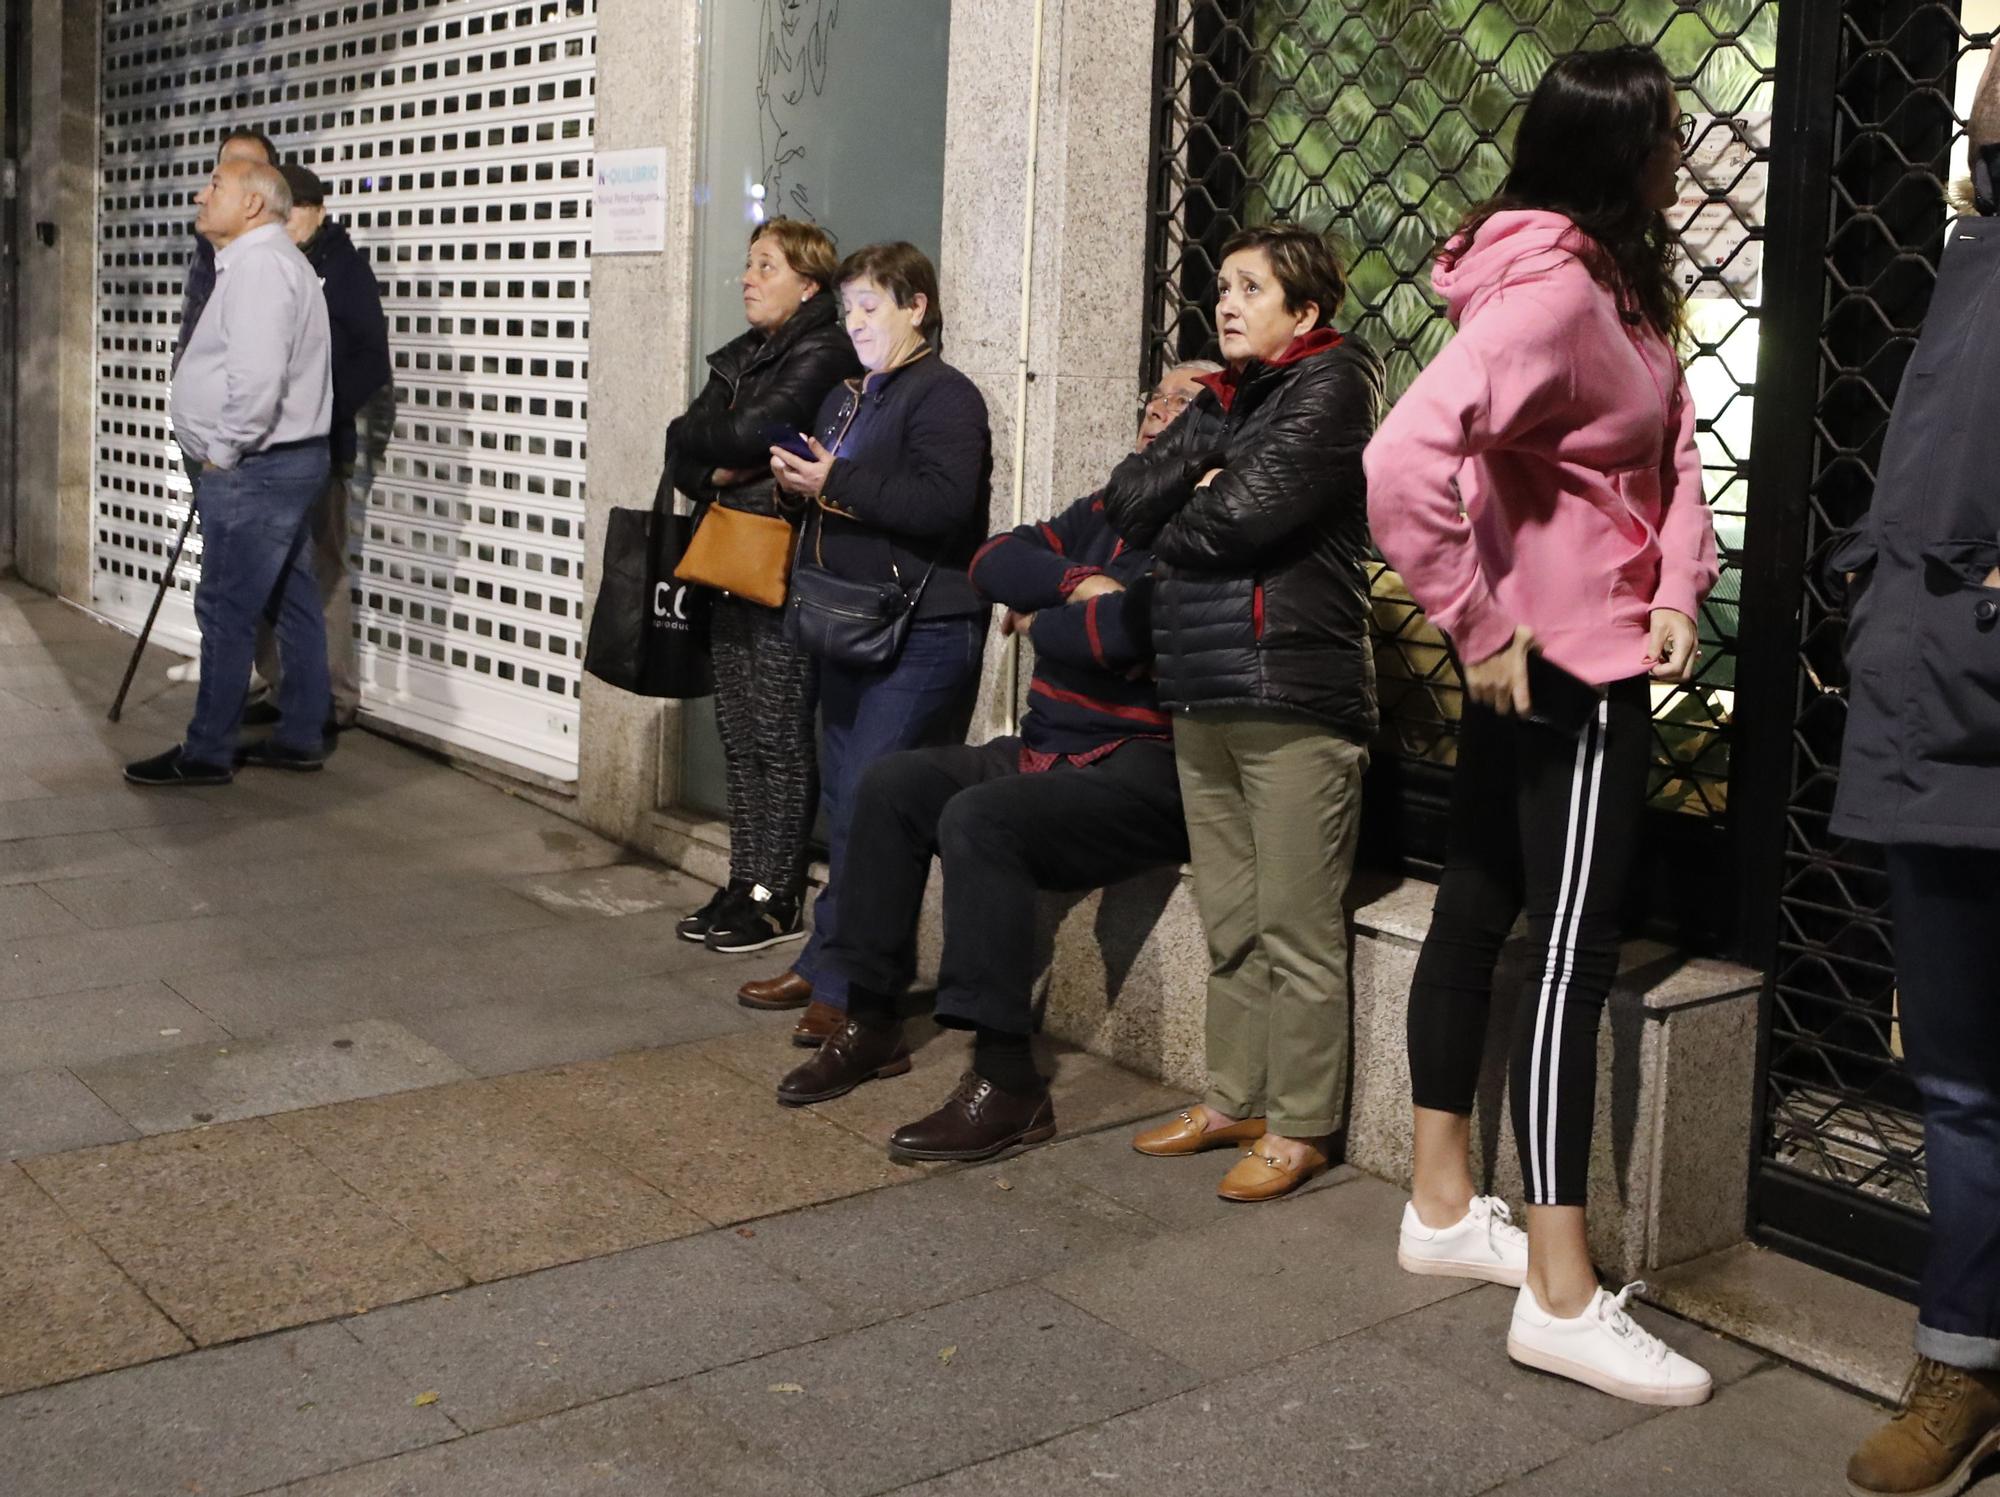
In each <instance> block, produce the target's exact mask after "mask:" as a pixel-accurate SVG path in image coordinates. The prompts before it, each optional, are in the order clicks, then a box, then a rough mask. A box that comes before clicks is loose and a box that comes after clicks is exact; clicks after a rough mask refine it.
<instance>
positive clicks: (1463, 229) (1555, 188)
mask: <svg viewBox="0 0 2000 1497" xmlns="http://www.w3.org/2000/svg"><path fill="white" fill-rule="evenodd" d="M1679 108H1680V104H1679V98H1678V96H1677V95H1676V93H1675V91H1674V82H1673V78H1672V76H1671V75H1670V74H1669V73H1668V72H1667V65H1666V64H1665V63H1664V62H1662V61H1661V60H1660V54H1659V53H1657V52H1655V51H1654V50H1653V49H1652V48H1651V47H1638V46H1622V47H1608V48H1605V49H1603V50H1601V51H1595V52H1572V53H1570V54H1569V55H1568V56H1567V57H1562V58H1558V59H1557V60H1556V62H1555V64H1554V65H1553V66H1551V67H1550V68H1549V70H1548V72H1546V73H1544V74H1543V75H1542V81H1541V82H1540V83H1538V84H1536V85H1535V92H1534V95H1533V96H1532V97H1531V98H1530V99H1529V100H1528V108H1527V112H1526V113H1525V114H1523V115H1522V116H1521V128H1520V131H1519V133H1518V134H1517V135H1516V136H1515V137H1514V165H1513V168H1512V170H1510V171H1509V172H1508V173H1507V180H1506V182H1505V183H1504V184H1502V186H1501V188H1500V191H1499V193H1498V194H1497V195H1495V196H1494V197H1492V198H1489V199H1488V200H1487V201H1486V202H1484V203H1482V204H1480V205H1479V206H1478V207H1477V208H1475V209H1473V210H1472V212H1471V213H1470V214H1468V215H1467V216H1466V219H1465V222H1464V223H1462V224H1460V225H1459V227H1458V231H1457V232H1456V233H1454V234H1453V235H1452V236H1451V237H1450V239H1449V240H1447V241H1446V243H1445V247H1444V249H1443V251H1442V253H1441V258H1442V259H1443V260H1444V263H1445V264H1447V265H1451V264H1454V263H1456V262H1457V260H1458V259H1459V257H1460V256H1462V255H1464V254H1465V252H1466V251H1467V250H1468V249H1470V248H1471V247H1472V241H1473V237H1474V236H1475V235H1476V234H1477V233H1478V232H1479V230H1480V227H1481V226H1482V225H1483V224H1485V222H1486V220H1487V219H1489V218H1491V217H1492V216H1493V215H1494V214H1496V213H1505V212H1508V211H1510V210H1515V209H1524V208H1539V209H1545V210H1547V211H1549V212H1552V213H1560V214H1562V215H1564V216H1565V217H1566V218H1568V219H1569V220H1570V222H1572V223H1574V224H1575V225H1576V226H1577V228H1578V229H1580V230H1581V231H1582V233H1583V242H1582V243H1581V244H1580V245H1579V246H1578V253H1579V256H1580V258H1581V259H1582V260H1583V263H1584V265H1585V267H1586V268H1587V269H1588V270H1589V271H1590V274H1591V276H1592V278H1593V279H1594V280H1596V281H1597V283H1598V284H1599V285H1601V286H1603V287H1604V288H1605V289H1606V290H1607V291H1609V292H1610V293H1611V294H1612V295H1613V296H1615V297H1616V298H1617V299H1618V305H1619V308H1620V310H1621V311H1623V312H1624V313H1625V314H1626V315H1627V316H1628V317H1631V318H1633V319H1634V320H1637V321H1643V322H1644V323H1645V324H1646V325H1647V326H1648V327H1650V328H1652V330H1653V331H1654V332H1656V333H1658V334H1659V335H1660V336H1661V337H1662V338H1665V339H1666V340H1667V341H1668V342H1669V343H1678V342H1679V341H1680V339H1681V336H1682V333H1683V330H1684V328H1685V325H1686V304H1685V301H1684V299H1683V297H1682V295H1681V289H1680V285H1679V283H1678V282H1677V281H1676V279H1675V276H1674V247H1673V235H1672V233H1671V231H1670V230H1669V229H1668V227H1667V217H1666V215H1665V214H1664V213H1660V212H1656V211H1655V210H1653V209H1652V208H1649V207H1647V206H1646V203H1645V202H1644V200H1643V198H1642V197H1641V194H1640V181H1641V178H1642V177H1643V175H1644V173H1645V170H1646V163H1647V160H1648V159H1649V158H1650V157H1651V156H1652V154H1653V152H1654V151H1655V150H1657V149H1658V148H1659V144H1660V137H1661V134H1662V133H1663V132H1668V131H1671V130H1672V129H1673V128H1674V121H1675V120H1676V119H1677V117H1678V114H1679Z"/></svg>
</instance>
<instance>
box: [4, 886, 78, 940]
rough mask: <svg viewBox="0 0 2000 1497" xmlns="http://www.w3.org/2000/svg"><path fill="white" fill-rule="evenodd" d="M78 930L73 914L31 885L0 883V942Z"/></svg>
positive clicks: (76, 920)
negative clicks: (2, 884) (0, 884)
mask: <svg viewBox="0 0 2000 1497" xmlns="http://www.w3.org/2000/svg"><path fill="white" fill-rule="evenodd" d="M80 929H82V922H81V921H79V920H78V919H77V918H76V916H74V915H72V914H71V913H70V912H69V911H68V910H66V909H64V908H63V907H62V906H61V905H60V904H58V903H56V901H55V900H53V899H51V898H49V896H48V895H47V894H45V893H43V892H42V891H41V890H40V889H38V888H36V887H35V886H34V885H33V884H8V885H4V886H0V942H7V941H12V940H14V939H16V938H17V937H20V936H41V935H48V934H50V933H52V932H55V931H76V930H80Z"/></svg>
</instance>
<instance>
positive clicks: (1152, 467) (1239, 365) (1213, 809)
mask: <svg viewBox="0 0 2000 1497" xmlns="http://www.w3.org/2000/svg"><path fill="white" fill-rule="evenodd" d="M1345 295H1346V278H1345V275H1344V273H1343V271H1342V269H1341V266H1340V262H1339V260H1338V259H1337V257H1336V256H1335V255H1334V253H1333V251H1332V249H1331V248H1330V247H1329V246H1328V244H1327V243H1326V241H1325V239H1324V238H1323V237H1322V236H1321V235H1319V234H1315V233H1312V232H1310V231H1308V230H1305V229H1301V228H1297V227H1293V226H1288V225H1276V226H1271V227H1266V228H1259V229H1250V230H1246V231H1245V232H1243V233H1241V234H1238V235H1236V236H1235V237H1234V238H1232V239H1231V240H1230V241H1229V242H1228V243H1227V244H1226V245H1224V247H1223V262H1222V274H1221V294H1220V298H1219V300H1218V302H1217V306H1216V323H1217V331H1218V333H1219V334H1220V336H1221V342H1222V354H1223V358H1224V359H1225V360H1226V361H1227V362H1228V366H1229V367H1228V368H1227V369H1226V370H1224V372H1223V373H1221V374H1217V375H1211V376H1209V377H1208V378H1207V379H1205V380H1203V381H1202V383H1203V384H1205V385H1206V386H1207V387H1208V388H1207V391H1206V392H1205V393H1204V394H1203V395H1201V396H1200V397H1199V398H1198V399H1197V400H1196V401H1195V403H1194V404H1193V405H1192V406H1190V407H1189V408H1188V410H1187V411H1186V412H1185V413H1184V414H1183V415H1182V416H1181V418H1180V419H1179V420H1178V421H1177V422H1175V424H1174V425H1173V427H1172V428H1171V429H1169V430H1168V431H1167V432H1166V434H1165V435H1163V436H1162V437H1161V438H1160V439H1159V440H1158V441H1156V442H1155V443H1153V445H1152V446H1151V447H1150V448H1148V449H1147V450H1146V451H1144V452H1141V453H1134V454H1133V455H1132V456H1130V457H1128V458H1126V459H1125V460H1124V461H1123V462H1122V463H1120V464H1119V465H1118V467H1117V469H1116V470H1115V471H1114V472H1113V473H1112V475H1111V482H1110V483H1109V485H1107V486H1106V488H1105V490H1104V507H1105V511H1106V513H1107V514H1108V515H1109V516H1110V518H1111V521H1112V524H1113V525H1115V526H1116V527H1117V528H1118V529H1119V530H1120V531H1121V532H1122V533H1123V534H1124V536H1125V537H1126V539H1127V540H1129V541H1130V542H1131V543H1132V544H1133V545H1135V546H1145V547H1149V548H1150V549H1151V550H1152V551H1153V553H1154V555H1155V556H1156V557H1158V559H1159V570H1158V574H1157V575H1158V580H1157V582H1156V584H1155V588H1154V594H1153V642H1154V648H1155V649H1156V651H1157V652H1158V666H1157V669H1158V671H1159V683H1160V700H1161V703H1162V705H1164V706H1166V707H1168V708H1169V709H1171V710H1172V711H1173V712H1174V714H1175V717H1174V747H1175V754H1176V758H1177V759H1178V761H1179V766H1180V775H1181V791H1182V796H1183V800H1184V802H1185V805H1186V808H1187V818H1188V840H1189V845H1190V846H1191V847H1192V849H1193V854H1194V858H1193V862H1194V886H1195V900H1196V903H1197V904H1198V905H1199V906H1200V908H1201V917H1202V925H1203V926H1204V928H1205V929H1206V931H1207V935H1208V948H1209V980H1208V1067H1209V1091H1208V1095H1207V1096H1206V1097H1205V1098H1204V1099H1203V1102H1202V1104H1201V1105H1200V1106H1197V1107H1191V1108H1189V1109H1188V1110H1187V1111H1186V1112H1185V1113H1183V1114H1182V1115H1181V1116H1180V1118H1179V1119H1178V1120H1176V1121H1175V1122H1173V1123H1170V1124H1168V1125H1166V1126H1165V1127H1163V1128H1158V1129H1154V1130H1151V1131H1150V1132H1148V1133H1144V1134H1141V1135H1140V1136H1139V1138H1138V1139H1136V1140H1135V1145H1136V1146H1137V1147H1138V1148H1139V1149H1140V1151H1141V1152H1144V1153H1153V1154H1184V1153H1193V1152H1196V1151H1197V1150H1200V1149H1203V1148H1208V1147H1214V1146H1217V1145H1223V1144H1234V1143H1250V1144H1254V1145H1255V1147H1254V1148H1253V1149H1252V1150H1251V1152H1250V1153H1249V1154H1248V1155H1247V1156H1245V1157H1244V1159H1243V1160H1242V1161H1241V1162H1240V1163H1239V1164H1238V1165H1237V1166H1236V1167H1235V1168H1234V1169H1232V1170H1231V1171H1230V1172H1229V1174H1228V1175H1227V1176H1225V1177H1224V1179H1223V1182H1222V1186H1221V1193H1222V1195H1223V1196H1224V1197H1226V1198H1227V1199H1230V1200H1268V1199H1271V1198H1273V1197H1276V1196H1280V1195H1284V1194H1286V1193H1287V1192H1289V1191H1291V1190H1292V1189H1294V1188H1296V1187H1297V1186H1299V1185H1301V1184H1303V1183H1304V1182H1305V1181H1306V1180H1308V1179H1310V1178H1311V1177H1312V1176H1313V1175H1315V1174H1317V1173H1318V1172H1319V1171H1320V1170H1322V1169H1324V1168H1325V1167H1326V1164H1327V1156H1326V1152H1325V1150H1324V1148H1323V1144H1324V1141H1325V1139H1326V1137H1327V1136H1328V1135H1329V1134H1331V1133H1333V1132H1334V1131H1335V1130H1336V1129H1338V1127H1339V1126H1340V1122H1341V1117H1342V1114H1343V1112H1344V1110H1345V1107H1344V1104H1345V1091H1346V1084H1347V1032H1348V974H1347V935H1346V926H1345V923H1344V916H1343V914H1342V910H1341V898H1342V895H1343V894H1344V892H1345V890H1346V886H1347V879H1348V874H1349V872H1350V871H1351V869H1352V867H1353V863H1354V846H1355V837H1356V833H1357V830H1358V826H1359V817H1360V807H1361V774H1362V771H1363V769H1364V768H1366V766H1367V761H1368V750H1367V744H1368V741H1369V739H1370V738H1372V737H1373V736H1374V732H1375V727H1376V722H1377V715H1376V708H1375V666H1374V659H1373V656H1372V654H1371V652H1370V646H1369V640H1368V578H1367V573H1366V570H1365V562H1366V557H1367V547H1368V520H1367V514H1368V505H1367V481H1366V479H1365V478H1364V477H1363V474H1362V470H1361V453H1362V449H1363V448H1365V447H1366V446H1367V444H1368V439H1369V437H1370V436H1372V435H1373V434H1374V431H1375V424H1376V422H1377V420H1378V419H1379V418H1380V415H1381V410H1382V399H1383V397H1382V366H1381V364H1380V362H1379V361H1378V360H1377V359H1376V358H1375V357H1374V355H1372V354H1370V353H1369V352H1367V351H1366V350H1365V349H1362V348H1359V347H1357V346H1355V345H1354V344H1351V343H1347V342H1344V341H1343V340H1342V339H1341V337H1340V335H1339V334H1338V333H1336V332H1334V331H1333V329H1332V328H1331V327H1330V326H1328V324H1329V323H1330V322H1331V320H1332V318H1333V315H1334V313H1335V312H1336V311H1337V310H1338V308H1339V306H1340V303H1341V301H1342V299H1343V298H1344V296H1345ZM1260 1140H1261V1142H1260Z"/></svg>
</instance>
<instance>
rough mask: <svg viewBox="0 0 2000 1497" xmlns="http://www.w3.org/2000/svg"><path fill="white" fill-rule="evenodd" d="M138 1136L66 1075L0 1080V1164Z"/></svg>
mask: <svg viewBox="0 0 2000 1497" xmlns="http://www.w3.org/2000/svg"><path fill="white" fill-rule="evenodd" d="M138 1136H139V1135H138V1131H137V1130H136V1129H135V1128H133V1126H132V1125H131V1124H130V1123H128V1122H126V1121H125V1120H124V1119H123V1118H121V1117H120V1116H118V1114H117V1113H115V1112H113V1111H112V1110H111V1109H110V1108H108V1107H106V1106H105V1105H104V1103H103V1101H102V1100H101V1099H100V1098H99V1097H98V1096H97V1094H96V1093H95V1092H93V1091H92V1090H91V1089H90V1088H89V1087H87V1086H85V1085H84V1084H83V1083H82V1082H81V1081H78V1080H77V1079H76V1077H74V1076H72V1075H70V1073H69V1072H68V1071H55V1070H49V1071H21V1072H19V1073H17V1074H15V1075H12V1076H0V1159H26V1158H29V1157H31V1156H33V1155H36V1154H57V1153H61V1152H62V1151H64V1150H66V1149H82V1148H88V1147H89V1146H90V1145H92V1144H108V1143H115V1142H117V1141H118V1140H120V1139H126V1138H137V1137H138Z"/></svg>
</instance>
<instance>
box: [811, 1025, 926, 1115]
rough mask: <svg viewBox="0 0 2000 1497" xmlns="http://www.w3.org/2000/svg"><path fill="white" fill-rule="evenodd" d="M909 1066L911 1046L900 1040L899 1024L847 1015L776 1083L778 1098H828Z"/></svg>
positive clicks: (900, 1072) (903, 1070) (840, 1094)
mask: <svg viewBox="0 0 2000 1497" xmlns="http://www.w3.org/2000/svg"><path fill="white" fill-rule="evenodd" d="M909 1069H910V1049H909V1046H907V1045H905V1044H904V1043H903V1026H902V1025H901V1024H891V1025H889V1026H887V1027H886V1028H879V1029H878V1028H872V1027H870V1026H868V1025H865V1024H862V1023H861V1022H860V1021H858V1020H855V1019H848V1020H847V1021H846V1022H844V1023H843V1024H842V1025H841V1026H840V1028H838V1029H836V1030H835V1031H834V1032H833V1033H832V1034H830V1035H828V1036H827V1038H826V1043H824V1044H823V1045H821V1046H820V1047H819V1049H818V1050H817V1051H815V1052H814V1054H813V1058H812V1059H811V1060H809V1061H807V1062H806V1063H805V1064H804V1065H802V1066H800V1067H798V1068H797V1069H796V1070H794V1071H793V1072H792V1073H791V1074H790V1075H788V1076H786V1077H785V1079H784V1080H783V1081H780V1082H779V1083H778V1101H779V1103H780V1104H781V1105H783V1106H785V1107H804V1106H805V1105H806V1104H807V1103H809V1102H831V1101H832V1100H833V1099H834V1098H835V1097H844V1096H846V1095H847V1094H848V1093H849V1092H851V1091H853V1090H854V1089H855V1088H856V1087H857V1086H859V1085H861V1083H862V1082H864V1081H880V1080H882V1079H883V1078H884V1077H885V1076H900V1075H902V1074H903V1073H904V1072H905V1071H907V1070H909Z"/></svg>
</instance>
